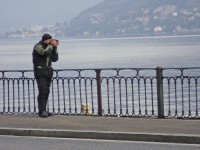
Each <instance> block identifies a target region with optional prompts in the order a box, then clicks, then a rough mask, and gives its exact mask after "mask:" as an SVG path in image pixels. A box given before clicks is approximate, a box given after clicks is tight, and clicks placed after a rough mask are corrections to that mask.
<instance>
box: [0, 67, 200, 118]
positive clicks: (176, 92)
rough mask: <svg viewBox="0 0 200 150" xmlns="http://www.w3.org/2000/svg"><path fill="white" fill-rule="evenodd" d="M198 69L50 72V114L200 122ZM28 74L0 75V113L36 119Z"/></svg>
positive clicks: (34, 95) (32, 80) (31, 79)
mask: <svg viewBox="0 0 200 150" xmlns="http://www.w3.org/2000/svg"><path fill="white" fill-rule="evenodd" d="M199 78H200V68H161V67H157V68H111V69H63V70H54V76H53V78H52V84H51V93H50V96H49V101H48V111H50V112H52V113H53V114H63V115H64V114H69V115H94V116H95V115H99V116H102V115H106V116H121V117H122V116H124V117H157V118H165V117H169V118H172V117H173V118H200V115H199V111H200V99H199V98H200V81H199V80H200V79H199ZM37 94H38V90H37V83H36V80H35V78H34V77H33V71H32V70H19V71H0V113H4V114H6V113H11V114H14V113H25V114H27V113H31V114H34V113H37V112H38V108H37Z"/></svg>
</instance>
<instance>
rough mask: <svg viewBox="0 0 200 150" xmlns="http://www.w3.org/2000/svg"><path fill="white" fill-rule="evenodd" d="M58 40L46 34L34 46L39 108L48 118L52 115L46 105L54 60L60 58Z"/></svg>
mask: <svg viewBox="0 0 200 150" xmlns="http://www.w3.org/2000/svg"><path fill="white" fill-rule="evenodd" d="M58 45H59V41H58V40H54V39H52V37H51V35H49V34H44V35H43V36H42V40H41V41H39V43H37V44H36V45H35V46H34V48H33V53H32V56H33V66H34V76H35V78H36V82H37V85H38V92H39V93H38V109H39V116H40V117H42V118H47V117H48V116H51V114H50V113H49V112H47V111H46V105H47V101H48V97H49V93H50V84H51V78H52V76H53V68H52V62H56V61H57V60H58V51H57V46H58Z"/></svg>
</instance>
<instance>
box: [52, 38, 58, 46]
mask: <svg viewBox="0 0 200 150" xmlns="http://www.w3.org/2000/svg"><path fill="white" fill-rule="evenodd" d="M51 44H52V45H53V46H54V47H57V46H58V45H59V40H56V39H52V40H51Z"/></svg>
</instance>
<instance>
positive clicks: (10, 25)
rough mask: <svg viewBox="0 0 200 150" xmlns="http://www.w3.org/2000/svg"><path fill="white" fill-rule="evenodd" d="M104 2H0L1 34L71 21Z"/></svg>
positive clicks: (31, 0)
mask: <svg viewBox="0 0 200 150" xmlns="http://www.w3.org/2000/svg"><path fill="white" fill-rule="evenodd" d="M102 1H103V0H84V3H83V0H0V34H3V33H5V32H15V31H16V30H19V29H23V28H31V27H32V26H35V25H44V26H49V25H53V24H56V23H63V22H65V21H68V22H69V21H71V19H73V18H74V17H75V16H77V15H78V14H79V13H80V12H81V11H83V10H85V9H88V8H90V7H92V6H94V5H96V4H98V3H99V2H102Z"/></svg>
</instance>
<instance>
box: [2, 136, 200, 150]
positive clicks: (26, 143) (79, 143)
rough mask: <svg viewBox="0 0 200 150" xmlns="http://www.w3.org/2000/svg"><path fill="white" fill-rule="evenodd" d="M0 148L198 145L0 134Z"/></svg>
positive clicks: (195, 149)
mask: <svg viewBox="0 0 200 150" xmlns="http://www.w3.org/2000/svg"><path fill="white" fill-rule="evenodd" d="M0 150H200V145H189V144H174V143H147V142H128V141H109V140H106V141H105V140H90V139H61V138H46V137H45V138H41V137H17V136H0Z"/></svg>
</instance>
